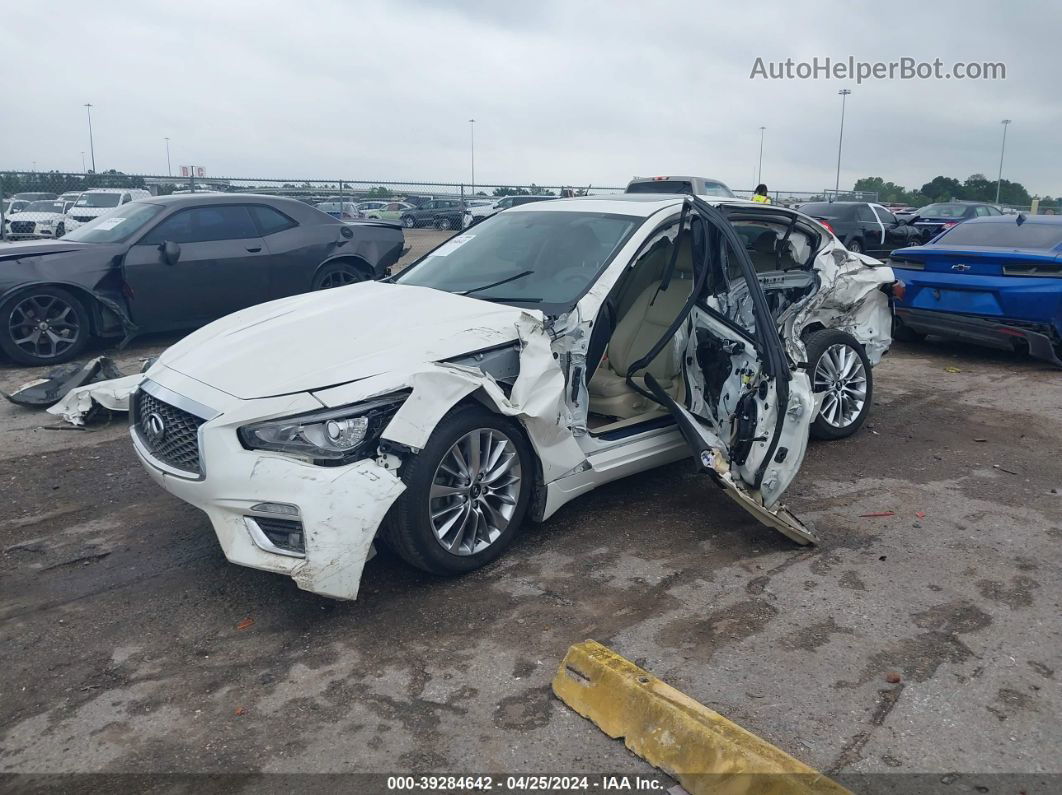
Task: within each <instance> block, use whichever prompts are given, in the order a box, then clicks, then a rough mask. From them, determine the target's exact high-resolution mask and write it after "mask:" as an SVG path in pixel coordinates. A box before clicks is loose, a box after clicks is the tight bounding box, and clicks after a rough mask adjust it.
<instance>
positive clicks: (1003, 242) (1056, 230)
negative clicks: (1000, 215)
mask: <svg viewBox="0 0 1062 795" xmlns="http://www.w3.org/2000/svg"><path fill="white" fill-rule="evenodd" d="M936 243H937V244H938V245H943V246H993V247H998V248H1039V249H1044V250H1045V251H1046V250H1050V249H1053V248H1055V246H1057V245H1059V244H1060V243H1062V224H1038V223H1036V222H1029V221H1026V222H1025V223H1023V224H1021V225H1020V226H1019V225H1018V224H1016V223H1014V222H1013V221H1012V222H1010V223H982V224H977V223H970V222H969V221H967V222H966V223H965V224H959V225H958V226H956V227H953V228H952V229H950V230H948V231H947V232H945V233H944V235H943V236H942V237H940V238H938V239H937V240H936Z"/></svg>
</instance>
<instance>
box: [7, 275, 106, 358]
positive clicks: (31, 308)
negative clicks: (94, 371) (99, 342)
mask: <svg viewBox="0 0 1062 795" xmlns="http://www.w3.org/2000/svg"><path fill="white" fill-rule="evenodd" d="M91 333H92V327H91V322H90V318H89V313H88V310H87V309H86V308H85V306H84V304H82V303H81V301H79V300H78V299H77V298H76V297H74V296H73V295H72V294H71V293H69V292H68V291H66V290H64V289H62V288H60V287H49V286H47V285H42V286H40V287H32V288H30V289H28V290H23V291H22V292H20V293H18V294H17V295H14V296H12V297H11V298H9V299H8V300H7V301H5V302H4V304H3V306H2V307H0V349H2V350H3V351H4V353H6V354H7V355H8V357H10V358H11V360H12V361H15V362H18V363H19V364H29V365H49V364H62V363H63V362H68V361H70V360H71V359H73V358H75V357H76V356H77V355H78V354H80V353H81V352H82V351H83V350H84V349H85V346H86V345H88V342H89V336H90V335H91Z"/></svg>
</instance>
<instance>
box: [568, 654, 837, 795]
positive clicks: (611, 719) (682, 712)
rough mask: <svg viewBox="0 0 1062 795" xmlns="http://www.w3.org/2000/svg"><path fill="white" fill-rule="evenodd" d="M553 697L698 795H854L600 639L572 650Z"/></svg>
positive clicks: (694, 794) (688, 790)
mask: <svg viewBox="0 0 1062 795" xmlns="http://www.w3.org/2000/svg"><path fill="white" fill-rule="evenodd" d="M553 692H554V693H555V694H556V695H557V698H559V699H560V700H561V701H563V702H564V703H565V704H567V705H568V706H569V707H571V708H572V709H573V710H575V711H576V712H578V713H579V714H580V715H582V716H583V717H584V718H589V719H590V720H592V721H593V722H594V723H596V724H597V726H598V727H599V728H600V729H601V730H602V731H603V732H604V733H605V734H607V735H608V736H609V737H612V738H616V737H623V738H624V742H625V743H626V745H627V747H628V748H629V749H630V750H631V751H633V752H634V753H636V754H637V755H638V756H640V757H641V758H642V759H644V760H645V761H647V762H649V763H650V764H652V765H655V766H656V767H658V768H660V769H661V770H663V771H664V772H665V773H668V774H669V775H671V776H673V777H674V778H676V779H677V780H678V781H679V783H680V784H682V786H683V787H684V788H685V789H686V790H687V792H690V793H692V794H693V795H700V793H707V792H712V793H720V792H722V793H757V794H759V793H763V794H764V795H767V794H768V793H770V795H775V794H777V795H782V794H783V793H784V794H785V795H789V794H790V793H846V792H848V790H846V789H845V788H844V787H842V786H841V785H839V784H837V783H836V782H835V781H833V780H832V779H830V778H827V777H826V776H824V775H823V774H822V773H819V772H818V771H817V770H814V769H813V768H810V767H808V766H807V765H805V764H804V763H803V762H801V761H799V760H798V759H794V758H793V757H791V756H790V755H789V754H787V753H786V752H785V751H783V750H781V749H780V748H776V747H775V746H773V745H771V744H770V743H769V742H767V741H766V740H763V739H761V738H759V737H757V736H756V735H755V734H752V733H751V732H748V731H746V730H745V729H743V728H741V727H740V726H738V725H737V724H736V723H732V722H731V721H729V720H727V719H726V718H724V717H723V716H722V715H720V714H719V713H718V712H714V711H713V710H710V709H708V708H707V707H705V706H704V705H703V704H698V703H697V702H696V701H694V700H693V699H692V698H690V697H689V696H687V695H685V694H683V693H680V692H679V691H678V690H676V689H675V688H673V687H671V686H670V685H668V684H666V683H665V682H662V681H661V680H659V679H657V678H656V677H655V676H653V675H652V674H650V673H649V672H647V671H644V670H642V669H641V668H639V667H638V666H637V665H635V664H634V663H632V662H631V661H630V660H627V659H625V658H623V657H621V656H620V655H618V654H616V653H615V652H614V651H612V650H611V649H609V648H607V647H605V646H602V645H601V644H600V643H598V642H597V641H593V640H587V641H583V642H582V643H576V644H575V645H574V646H572V647H571V648H569V649H568V653H567V654H566V655H565V656H564V661H563V662H562V663H561V665H560V668H558V669H557V675H556V676H555V677H554V678H553Z"/></svg>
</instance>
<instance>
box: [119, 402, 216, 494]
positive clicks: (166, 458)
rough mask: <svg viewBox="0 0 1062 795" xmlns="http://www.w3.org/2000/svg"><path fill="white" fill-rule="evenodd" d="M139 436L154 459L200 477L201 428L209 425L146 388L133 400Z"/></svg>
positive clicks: (134, 416)
mask: <svg viewBox="0 0 1062 795" xmlns="http://www.w3.org/2000/svg"><path fill="white" fill-rule="evenodd" d="M133 419H134V427H135V429H136V435H137V437H138V438H139V439H140V441H141V443H142V444H143V445H144V447H146V448H147V450H148V452H150V453H151V455H152V456H154V457H155V458H157V459H158V460H159V461H161V462H162V463H164V464H167V465H168V466H171V467H173V468H174V469H178V470H180V471H182V472H187V473H188V474H190V475H199V474H201V472H202V469H201V467H200V465H199V426H200V425H202V424H203V423H204V422H206V420H205V419H203V418H202V417H197V416H196V415H195V414H191V413H189V412H187V411H184V410H183V409H179V408H177V407H176V406H171V405H170V404H169V403H165V402H163V401H161V400H159V399H158V398H157V397H155V396H154V395H150V394H148V393H147V392H145V391H144V390H143V389H139V390H137V392H136V396H135V399H134V414H133Z"/></svg>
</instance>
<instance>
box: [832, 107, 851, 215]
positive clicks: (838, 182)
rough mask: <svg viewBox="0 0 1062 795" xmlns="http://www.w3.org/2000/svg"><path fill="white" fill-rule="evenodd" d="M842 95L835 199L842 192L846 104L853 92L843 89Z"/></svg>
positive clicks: (834, 187) (834, 185)
mask: <svg viewBox="0 0 1062 795" xmlns="http://www.w3.org/2000/svg"><path fill="white" fill-rule="evenodd" d="M837 93H838V94H840V95H841V136H840V137H839V138H838V139H837V180H836V181H835V182H834V183H833V192H834V198H837V196H836V194H837V193H838V192H840V190H841V144H842V143H843V142H844V104H845V101H846V100H847V99H848V95H849V94H851V93H852V92H851V90H850V89H847V88H842V89H841V90H840V91H838V92H837Z"/></svg>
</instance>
